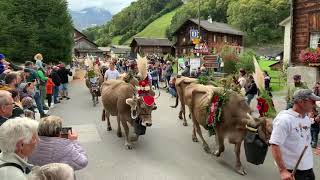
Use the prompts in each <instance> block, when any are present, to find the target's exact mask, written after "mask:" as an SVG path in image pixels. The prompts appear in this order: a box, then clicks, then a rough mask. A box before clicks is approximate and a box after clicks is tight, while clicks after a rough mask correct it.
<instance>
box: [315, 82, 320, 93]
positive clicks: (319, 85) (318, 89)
mask: <svg viewBox="0 0 320 180" xmlns="http://www.w3.org/2000/svg"><path fill="white" fill-rule="evenodd" d="M313 93H314V94H315V95H316V96H320V81H318V82H317V83H316V85H315V86H314V88H313Z"/></svg>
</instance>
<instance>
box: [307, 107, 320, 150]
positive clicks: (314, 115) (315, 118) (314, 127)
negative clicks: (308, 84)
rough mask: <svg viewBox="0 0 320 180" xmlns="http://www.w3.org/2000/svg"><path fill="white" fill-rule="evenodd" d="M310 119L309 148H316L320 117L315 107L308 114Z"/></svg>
mask: <svg viewBox="0 0 320 180" xmlns="http://www.w3.org/2000/svg"><path fill="white" fill-rule="evenodd" d="M309 117H310V119H311V123H312V124H311V147H312V148H316V147H317V145H318V137H319V131H320V117H319V113H318V111H317V109H316V107H314V108H313V110H312V112H310V113H309Z"/></svg>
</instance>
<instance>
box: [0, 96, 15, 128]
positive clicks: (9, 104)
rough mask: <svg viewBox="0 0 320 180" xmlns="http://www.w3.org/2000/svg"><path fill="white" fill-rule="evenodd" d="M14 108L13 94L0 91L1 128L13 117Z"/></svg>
mask: <svg viewBox="0 0 320 180" xmlns="http://www.w3.org/2000/svg"><path fill="white" fill-rule="evenodd" d="M13 106H14V102H13V99H12V96H11V93H9V92H8V91H5V90H0V126H1V125H2V124H3V123H4V122H6V121H7V120H8V119H9V118H10V117H11V116H12V111H13Z"/></svg>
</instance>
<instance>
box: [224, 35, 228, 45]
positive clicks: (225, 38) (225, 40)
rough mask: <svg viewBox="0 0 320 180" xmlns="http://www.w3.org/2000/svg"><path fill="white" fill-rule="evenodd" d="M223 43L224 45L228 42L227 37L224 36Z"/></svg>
mask: <svg viewBox="0 0 320 180" xmlns="http://www.w3.org/2000/svg"><path fill="white" fill-rule="evenodd" d="M223 42H225V43H226V42H228V37H227V35H224V36H223Z"/></svg>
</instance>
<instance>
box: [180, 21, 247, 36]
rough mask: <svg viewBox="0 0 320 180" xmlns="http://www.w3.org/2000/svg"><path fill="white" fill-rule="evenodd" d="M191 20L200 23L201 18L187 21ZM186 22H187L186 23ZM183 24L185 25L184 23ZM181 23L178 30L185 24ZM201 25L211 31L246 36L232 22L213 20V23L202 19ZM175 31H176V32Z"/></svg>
mask: <svg viewBox="0 0 320 180" xmlns="http://www.w3.org/2000/svg"><path fill="white" fill-rule="evenodd" d="M188 21H191V22H193V23H195V24H197V25H199V20H197V19H188V20H187V21H186V22H188ZM186 22H185V23H186ZM185 23H184V24H185ZM184 24H183V25H184ZM183 25H181V26H180V27H179V28H178V29H177V30H176V32H177V31H178V30H179V29H180V28H181V27H182V26H183ZM200 26H201V27H202V28H203V29H205V30H207V31H209V32H219V33H225V34H234V35H239V36H244V35H245V33H244V32H242V31H240V30H239V29H237V28H235V27H232V26H231V25H230V24H226V23H220V22H215V21H213V22H212V23H211V22H209V21H207V20H201V21H200ZM176 32H175V33H176Z"/></svg>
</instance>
